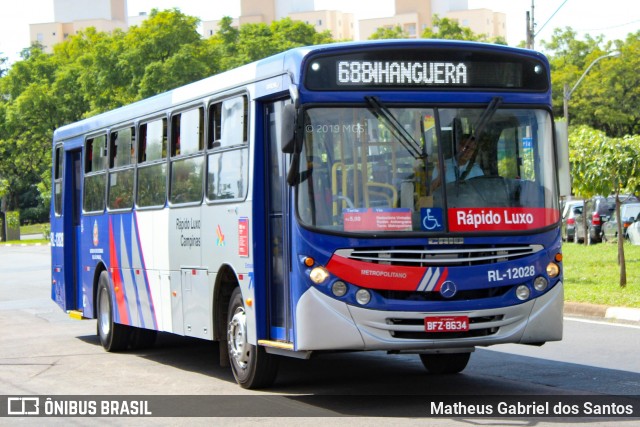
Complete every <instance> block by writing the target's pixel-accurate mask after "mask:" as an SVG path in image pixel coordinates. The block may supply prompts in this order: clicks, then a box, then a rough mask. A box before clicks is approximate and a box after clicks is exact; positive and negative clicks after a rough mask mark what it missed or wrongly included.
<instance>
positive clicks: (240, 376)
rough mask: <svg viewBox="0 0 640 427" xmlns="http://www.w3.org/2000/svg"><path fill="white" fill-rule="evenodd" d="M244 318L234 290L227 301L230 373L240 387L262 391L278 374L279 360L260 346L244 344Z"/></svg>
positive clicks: (245, 333) (242, 305) (245, 329)
mask: <svg viewBox="0 0 640 427" xmlns="http://www.w3.org/2000/svg"><path fill="white" fill-rule="evenodd" d="M246 319H247V316H246V312H245V307H244V302H243V300H242V292H241V291H240V288H239V287H236V288H235V289H234V290H233V293H232V294H231V299H230V301H229V313H228V316H227V349H228V352H229V362H230V364H231V371H232V372H233V376H234V377H235V379H236V381H237V383H238V384H239V385H240V387H242V388H247V389H256V388H265V387H269V386H270V385H272V384H273V382H274V381H275V379H276V375H277V374H278V359H277V358H276V357H275V356H273V355H271V354H269V353H267V352H266V351H265V349H264V348H263V347H260V346H254V345H251V344H250V343H249V342H248V341H247V320H246Z"/></svg>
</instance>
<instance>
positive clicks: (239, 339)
mask: <svg viewBox="0 0 640 427" xmlns="http://www.w3.org/2000/svg"><path fill="white" fill-rule="evenodd" d="M227 342H228V343H229V355H230V356H231V358H232V359H233V360H234V361H235V362H236V363H237V365H238V366H240V367H241V368H242V369H245V368H246V367H247V363H248V362H249V343H247V316H246V314H245V312H244V308H242V307H238V308H237V309H236V311H235V312H234V314H233V317H232V318H231V321H230V322H229V328H228V329H227Z"/></svg>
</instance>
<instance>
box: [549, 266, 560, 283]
mask: <svg viewBox="0 0 640 427" xmlns="http://www.w3.org/2000/svg"><path fill="white" fill-rule="evenodd" d="M558 274H560V266H558V264H556V263H555V262H550V263H549V264H547V275H548V276H549V277H551V278H552V279H553V278H554V277H557V276H558Z"/></svg>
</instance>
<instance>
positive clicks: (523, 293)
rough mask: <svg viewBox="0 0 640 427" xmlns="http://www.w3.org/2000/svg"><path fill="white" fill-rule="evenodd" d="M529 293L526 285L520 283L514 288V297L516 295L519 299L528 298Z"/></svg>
mask: <svg viewBox="0 0 640 427" xmlns="http://www.w3.org/2000/svg"><path fill="white" fill-rule="evenodd" d="M529 295H531V291H530V290H529V287H528V286H527V285H520V286H518V287H517V288H516V297H518V299H519V300H521V301H525V300H527V299H529Z"/></svg>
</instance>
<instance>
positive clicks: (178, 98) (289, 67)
mask: <svg viewBox="0 0 640 427" xmlns="http://www.w3.org/2000/svg"><path fill="white" fill-rule="evenodd" d="M427 46H429V47H437V48H441V49H442V48H452V49H455V50H459V49H469V50H484V51H491V52H496V53H499V52H502V53H503V54H511V55H516V56H526V57H536V58H538V59H540V60H542V61H543V62H544V63H547V60H546V57H545V56H544V55H542V54H541V53H539V52H536V51H532V50H526V49H520V48H514V47H509V46H504V45H496V44H487V43H479V42H468V41H459V40H433V39H415V40H406V39H405V40H369V41H359V42H341V43H332V44H324V45H315V46H306V47H298V48H293V49H290V50H288V51H285V52H282V53H279V54H276V55H273V56H270V57H268V58H265V59H261V60H259V61H256V62H253V63H250V64H247V65H243V66H241V67H238V68H235V69H232V70H229V71H225V72H223V73H220V74H216V75H213V76H210V77H207V78H205V79H202V80H199V81H196V82H193V83H190V84H187V85H184V86H181V87H178V88H176V89H173V90H170V91H167V92H164V93H161V94H158V95H155V96H153V97H150V98H146V99H143V100H140V101H137V102H134V103H131V104H129V105H126V106H123V107H120V108H117V109H114V110H111V111H108V112H105V113H101V114H98V115H95V116H92V117H89V118H87V119H83V120H80V121H78V122H75V123H71V124H68V125H64V126H62V127H60V128H58V129H56V131H55V132H54V137H53V140H54V143H57V142H59V141H63V140H66V139H70V138H74V137H77V136H78V135H86V134H87V133H90V132H92V131H95V130H96V129H101V128H106V127H110V126H115V125H118V124H125V123H126V122H133V121H134V120H137V119H138V118H141V117H147V116H152V115H154V114H158V113H159V112H162V111H165V110H167V109H169V108H171V107H176V106H179V105H182V104H186V103H188V102H192V101H195V100H197V99H201V98H206V97H210V96H215V95H216V94H224V93H225V92H229V91H232V90H234V89H236V88H240V87H242V86H244V85H247V84H250V83H254V82H258V81H261V80H266V79H269V78H273V77H275V76H283V75H288V79H287V80H289V82H292V83H294V84H296V85H299V84H300V79H301V72H302V69H303V64H304V61H305V58H306V57H308V56H309V55H310V54H324V53H339V52H347V51H349V50H353V49H363V50H373V49H388V48H394V49H395V48H418V47H427ZM286 89H287V87H285V86H284V85H283V86H281V87H279V88H278V90H276V91H274V93H275V92H277V91H285V90H286Z"/></svg>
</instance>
